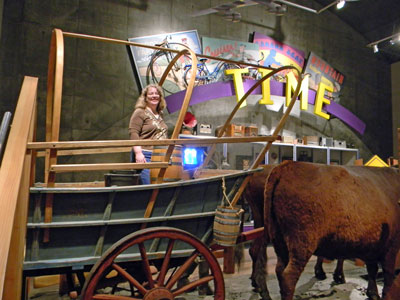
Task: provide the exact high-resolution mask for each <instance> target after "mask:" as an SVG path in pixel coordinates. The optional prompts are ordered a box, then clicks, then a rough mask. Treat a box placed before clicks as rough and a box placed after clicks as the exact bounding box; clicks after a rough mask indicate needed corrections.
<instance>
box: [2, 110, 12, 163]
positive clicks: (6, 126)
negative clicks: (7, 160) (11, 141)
mask: <svg viewBox="0 0 400 300" xmlns="http://www.w3.org/2000/svg"><path fill="white" fill-rule="evenodd" d="M11 116H12V114H11V112H9V111H6V112H5V113H4V115H3V119H2V120H1V125H0V165H1V161H2V159H3V153H4V149H5V147H6V145H5V144H6V142H7V137H8V133H9V132H10V123H11Z"/></svg>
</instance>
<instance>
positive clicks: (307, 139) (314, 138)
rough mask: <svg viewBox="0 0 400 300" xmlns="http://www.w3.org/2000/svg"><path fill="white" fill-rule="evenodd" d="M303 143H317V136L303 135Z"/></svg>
mask: <svg viewBox="0 0 400 300" xmlns="http://www.w3.org/2000/svg"><path fill="white" fill-rule="evenodd" d="M303 142H304V145H317V146H318V145H319V137H317V136H314V135H307V136H303Z"/></svg>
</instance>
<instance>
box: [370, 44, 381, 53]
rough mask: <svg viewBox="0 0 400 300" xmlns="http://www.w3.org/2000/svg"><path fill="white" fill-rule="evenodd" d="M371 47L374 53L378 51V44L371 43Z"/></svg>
mask: <svg viewBox="0 0 400 300" xmlns="http://www.w3.org/2000/svg"><path fill="white" fill-rule="evenodd" d="M372 49H373V50H374V53H377V52H379V48H378V44H375V45H373V46H372Z"/></svg>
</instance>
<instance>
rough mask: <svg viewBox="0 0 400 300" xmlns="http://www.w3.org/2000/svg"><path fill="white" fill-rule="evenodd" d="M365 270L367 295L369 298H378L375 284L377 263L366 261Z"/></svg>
mask: <svg viewBox="0 0 400 300" xmlns="http://www.w3.org/2000/svg"><path fill="white" fill-rule="evenodd" d="M367 272H368V288H367V296H368V298H369V299H371V300H379V299H380V297H379V293H378V287H377V286H376V275H377V274H378V264H377V263H376V262H374V263H367Z"/></svg>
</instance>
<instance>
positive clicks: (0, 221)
mask: <svg viewBox="0 0 400 300" xmlns="http://www.w3.org/2000/svg"><path fill="white" fill-rule="evenodd" d="M37 85H38V79H37V78H34V77H25V78H24V82H23V84H22V88H21V92H20V95H19V99H18V103H17V108H16V110H15V115H14V120H13V123H12V126H11V130H10V134H9V137H8V141H7V145H6V149H5V152H4V157H3V161H2V165H1V169H0V190H1V193H0V240H1V243H0V297H1V298H0V299H19V298H20V297H18V295H20V293H21V283H22V282H21V278H22V262H23V251H24V247H23V245H24V242H25V228H26V214H27V211H26V210H27V208H28V202H27V201H28V192H29V181H30V178H29V177H30V176H29V175H30V163H28V161H29V162H30V157H29V158H28V157H26V156H25V154H26V149H27V142H28V138H29V136H30V134H31V131H30V125H31V120H32V118H33V115H34V110H35V109H34V108H35V103H36V95H37ZM28 167H29V169H27V168H28ZM24 222H25V223H24ZM14 226H16V227H15V228H14ZM10 249H12V251H9V250H10Z"/></svg>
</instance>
